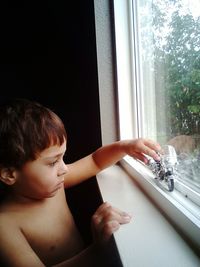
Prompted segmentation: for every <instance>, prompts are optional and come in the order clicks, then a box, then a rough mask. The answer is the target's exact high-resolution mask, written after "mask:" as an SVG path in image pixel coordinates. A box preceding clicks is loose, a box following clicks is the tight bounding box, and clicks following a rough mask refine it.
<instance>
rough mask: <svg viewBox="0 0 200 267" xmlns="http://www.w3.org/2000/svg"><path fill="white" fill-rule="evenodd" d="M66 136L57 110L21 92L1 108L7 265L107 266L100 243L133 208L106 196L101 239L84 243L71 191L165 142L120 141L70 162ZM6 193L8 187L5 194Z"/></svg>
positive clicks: (1, 213) (1, 211)
mask: <svg viewBox="0 0 200 267" xmlns="http://www.w3.org/2000/svg"><path fill="white" fill-rule="evenodd" d="M66 147H67V135H66V131H65V128H64V125H63V123H62V121H61V120H60V118H59V117H58V116H57V115H56V114H55V113H54V112H52V111H51V110H49V109H47V108H45V107H43V106H41V105H40V104H38V103H34V102H31V101H28V100H23V99H21V100H20V99H18V100H15V101H13V103H10V104H9V105H7V106H3V107H1V109H0V180H1V184H2V185H3V190H4V194H3V196H2V197H1V201H0V266H2V267H7V266H11V267H44V266H54V267H63V266H74V267H79V266H82V267H84V266H87V267H93V266H104V265H101V263H100V258H101V256H100V253H99V251H101V249H100V247H101V246H102V244H105V243H106V241H107V240H108V239H109V238H110V236H111V235H112V233H113V232H115V231H116V230H117V229H118V228H119V227H120V225H121V224H124V223H128V222H129V221H130V219H131V218H130V215H129V214H127V213H126V212H123V211H121V210H119V209H117V208H115V207H112V206H111V205H109V204H108V203H103V204H102V205H100V207H99V208H98V209H97V211H96V212H95V214H94V215H93V217H92V230H93V236H94V242H93V243H92V245H90V246H89V247H87V248H85V247H84V244H83V241H82V239H81V236H80V234H79V232H78V230H77V229H76V226H75V223H74V220H73V216H72V214H71V212H70V210H69V207H68V205H67V203H66V198H65V191H64V188H65V187H67V188H68V187H71V186H74V185H76V184H78V183H80V182H83V181H84V180H86V179H88V178H90V177H92V176H94V175H96V174H97V173H98V172H100V171H101V170H103V169H105V168H106V167H108V166H110V165H113V164H115V163H116V162H117V161H119V160H120V159H122V158H123V157H124V156H125V155H130V156H132V157H134V158H137V159H140V160H142V161H144V162H146V158H145V154H146V155H149V156H151V157H153V158H154V159H157V157H158V156H157V154H156V152H155V151H157V150H159V149H160V146H159V144H157V143H155V142H153V141H151V140H147V139H135V140H124V141H117V142H115V143H112V144H110V145H106V146H104V147H101V148H99V149H97V150H96V151H95V152H94V153H92V154H90V155H88V156H86V157H84V158H82V159H80V160H78V161H76V162H74V163H71V164H65V163H64V161H63V156H64V154H65V152H66ZM1 194H2V193H1Z"/></svg>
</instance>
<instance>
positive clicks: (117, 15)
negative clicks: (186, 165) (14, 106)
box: [113, 0, 200, 248]
mask: <svg viewBox="0 0 200 267" xmlns="http://www.w3.org/2000/svg"><path fill="white" fill-rule="evenodd" d="M134 3H135V6H134V8H135V10H136V11H137V0H135V1H134ZM113 7H114V25H115V41H116V63H117V87H118V99H119V110H120V111H119V121H120V138H121V139H126V138H127V137H129V136H130V134H132V136H133V137H135V138H137V137H139V136H141V133H142V131H143V130H142V129H143V127H142V124H140V121H141V118H142V116H143V115H144V114H143V107H142V101H141V99H142V96H141V95H140V92H139V91H138V89H136V90H135V91H134V92H133V93H131V90H130V89H131V88H138V86H137V85H139V84H140V83H141V80H140V78H139V77H140V75H139V71H140V65H139V60H138V54H139V53H138V51H139V47H138V42H139V38H138V35H137V33H135V34H134V29H133V27H134V26H135V27H136V28H137V16H136V15H135V17H134V18H133V15H132V14H133V13H132V10H133V6H132V1H131V0H123V1H121V0H113ZM134 14H137V12H136V13H134ZM130 21H133V22H134V23H133V24H132V23H130ZM133 25H134V26H133ZM133 35H134V36H133ZM131 73H135V74H136V75H135V77H132V75H131ZM130 101H132V103H131V102H130ZM124 103H125V105H124ZM136 103H138V107H139V109H138V108H136V106H137V105H136ZM121 106H123V110H122V109H120V108H121ZM124 117H125V118H127V121H128V122H129V121H132V122H133V124H132V125H129V127H128V128H127V129H126V131H125V132H124V129H125V125H124V124H123V123H125V124H127V121H125V122H124V120H123V118H124ZM121 164H122V166H123V167H124V168H125V169H126V170H127V171H128V172H129V173H130V174H131V176H133V177H134V179H135V180H136V181H137V182H138V183H139V184H140V186H141V187H142V188H143V189H144V190H145V192H146V193H147V194H148V195H149V196H150V197H151V198H152V199H153V201H155V203H156V205H158V206H159V207H160V208H161V209H162V211H164V213H165V214H167V216H168V217H169V218H170V220H171V221H172V222H173V223H174V224H175V225H176V227H178V229H179V230H180V231H182V232H183V233H184V234H185V235H186V236H187V237H188V238H189V240H190V241H191V242H192V243H194V245H195V246H197V247H198V248H200V207H199V206H198V205H196V204H194V203H193V202H192V201H190V200H189V199H188V198H185V196H186V195H187V196H190V197H191V198H192V200H195V201H197V203H198V201H199V199H200V198H199V196H200V195H199V194H198V193H197V194H194V192H193V191H192V190H191V189H190V188H188V187H187V186H186V185H181V183H179V186H177V188H179V189H180V191H181V192H182V193H184V194H180V192H179V191H178V190H174V191H173V192H172V193H169V192H167V191H164V190H161V189H160V188H159V186H158V185H157V184H156V181H155V179H153V178H154V177H153V175H152V173H151V172H150V171H149V170H148V169H147V168H146V167H145V166H143V165H142V164H141V163H139V162H137V161H135V160H133V159H131V158H129V157H125V158H124V160H122V161H121Z"/></svg>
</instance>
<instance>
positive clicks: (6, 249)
mask: <svg viewBox="0 0 200 267" xmlns="http://www.w3.org/2000/svg"><path fill="white" fill-rule="evenodd" d="M0 266H4V267H27V266H29V267H35V266H37V267H45V265H44V264H43V263H42V262H41V260H40V259H39V257H38V256H37V255H36V254H35V252H34V251H33V249H32V248H31V247H30V245H29V243H28V242H27V240H26V238H25V236H24V235H23V233H22V231H21V230H20V229H19V228H17V227H16V226H13V225H12V223H11V224H10V223H9V222H7V221H6V222H5V220H1V222H0Z"/></svg>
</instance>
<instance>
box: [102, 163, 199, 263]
mask: <svg viewBox="0 0 200 267" xmlns="http://www.w3.org/2000/svg"><path fill="white" fill-rule="evenodd" d="M97 181H98V185H99V188H100V191H101V195H102V198H103V200H104V201H107V202H109V203H111V204H112V205H113V206H116V207H118V208H120V209H122V210H124V211H127V212H130V213H132V214H133V218H132V220H131V222H130V223H129V224H126V225H122V226H121V227H120V229H119V230H118V231H117V232H116V233H115V234H114V238H115V242H116V245H117V248H118V251H119V256H120V258H121V261H122V264H123V266H124V267H133V266H137V267H160V266H162V267H179V266H180V267H184V266H185V267H197V266H200V258H198V256H197V255H196V254H195V253H194V251H193V250H192V249H191V248H190V246H189V245H188V244H187V243H186V241H185V240H184V239H183V238H182V237H181V235H180V234H179V233H178V232H177V231H176V230H175V228H174V227H173V226H172V225H171V224H170V223H169V221H168V220H167V219H166V218H165V217H164V216H163V215H162V213H161V212H160V211H159V209H157V208H156V207H155V206H154V205H153V204H152V202H151V201H150V200H149V198H148V197H147V196H146V195H145V194H144V193H143V192H142V191H141V190H140V188H139V187H138V185H137V184H136V183H135V182H134V180H133V179H132V178H130V176H129V175H128V174H127V173H126V172H125V171H124V170H123V169H122V168H121V167H120V166H118V165H115V166H112V167H109V168H107V169H105V170H104V171H102V172H101V173H99V174H98V175H97Z"/></svg>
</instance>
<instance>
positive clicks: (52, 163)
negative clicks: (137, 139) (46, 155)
mask: <svg viewBox="0 0 200 267" xmlns="http://www.w3.org/2000/svg"><path fill="white" fill-rule="evenodd" d="M57 162H58V160H55V161H54V162H51V163H49V166H50V167H53V166H55V165H56V163H57Z"/></svg>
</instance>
